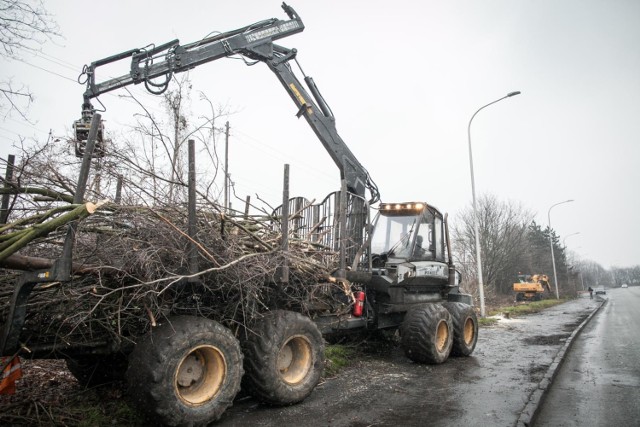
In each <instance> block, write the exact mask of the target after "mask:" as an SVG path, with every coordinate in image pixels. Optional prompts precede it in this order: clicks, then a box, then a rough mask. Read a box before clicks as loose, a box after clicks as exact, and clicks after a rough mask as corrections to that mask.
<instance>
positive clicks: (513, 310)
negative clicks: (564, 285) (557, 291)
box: [488, 299, 569, 317]
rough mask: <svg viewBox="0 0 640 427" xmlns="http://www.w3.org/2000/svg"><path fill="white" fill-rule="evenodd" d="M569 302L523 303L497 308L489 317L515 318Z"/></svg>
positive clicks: (546, 300)
mask: <svg viewBox="0 0 640 427" xmlns="http://www.w3.org/2000/svg"><path fill="white" fill-rule="evenodd" d="M567 301H569V300H568V299H559V300H557V299H544V300H542V301H532V302H528V303H523V304H517V305H511V306H505V307H500V308H496V309H493V310H490V311H489V313H488V315H489V316H497V315H500V314H502V315H504V316H513V317H517V316H523V315H525V314H533V313H538V312H540V311H542V310H544V309H546V308H549V307H553V306H556V305H560V304H564V303H565V302H567Z"/></svg>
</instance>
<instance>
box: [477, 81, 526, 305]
mask: <svg viewBox="0 0 640 427" xmlns="http://www.w3.org/2000/svg"><path fill="white" fill-rule="evenodd" d="M515 95H520V91H515V92H509V93H508V94H506V95H505V96H503V97H502V98H500V99H496V100H495V101H493V102H490V103H488V104H487V105H483V106H482V107H480V108H478V110H477V111H476V112H475V113H473V116H471V119H470V120H469V126H468V127H467V135H468V137H469V169H470V171H471V195H472V197H473V229H474V233H475V235H476V261H477V263H478V292H479V293H480V317H484V316H485V311H484V284H483V283H482V260H481V259H480V232H479V230H478V229H479V228H480V227H479V224H478V209H477V205H476V183H475V180H474V177H473V152H472V151H471V122H472V121H473V118H474V117H475V116H476V114H478V113H479V112H480V110H482V109H484V108H486V107H488V106H489V105H492V104H495V103H496V102H499V101H502V100H503V99H505V98H510V97H512V96H515Z"/></svg>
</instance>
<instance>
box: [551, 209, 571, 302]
mask: <svg viewBox="0 0 640 427" xmlns="http://www.w3.org/2000/svg"><path fill="white" fill-rule="evenodd" d="M569 202H573V199H569V200H565V201H564V202H559V203H556V204H555V205H551V207H550V208H549V211H548V212H547V220H548V221H549V246H550V247H551V263H552V264H553V280H554V282H555V285H556V299H560V293H559V292H558V275H557V273H556V257H555V255H553V240H552V239H551V209H553V207H554V206H558V205H561V204H563V203H569Z"/></svg>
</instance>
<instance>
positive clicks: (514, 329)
mask: <svg viewBox="0 0 640 427" xmlns="http://www.w3.org/2000/svg"><path fill="white" fill-rule="evenodd" d="M599 304H600V302H599V301H597V300H589V299H577V300H573V301H570V302H568V303H565V304H562V305H559V306H556V307H552V308H550V309H547V310H545V311H544V312H542V313H537V314H534V315H529V316H525V317H522V318H517V319H502V320H500V321H499V322H498V324H497V325H495V326H492V327H483V328H481V329H480V332H479V339H478V345H477V347H476V350H475V352H474V353H473V354H472V356H471V357H466V358H450V359H449V360H448V361H447V362H446V363H444V364H442V365H436V366H432V365H420V364H416V363H413V362H411V361H410V360H409V359H407V358H405V357H404V355H403V353H402V351H401V350H400V349H399V348H393V349H391V350H390V351H386V352H382V353H381V354H371V355H368V356H366V357H364V358H360V359H359V360H357V361H356V362H355V363H354V365H353V366H351V367H349V368H348V369H345V370H343V371H342V372H341V373H340V374H339V375H338V377H336V378H332V379H328V380H326V381H325V382H324V383H322V384H320V385H319V386H318V387H317V388H316V390H315V391H314V392H313V393H312V394H311V396H309V397H308V398H307V399H306V400H305V401H304V402H302V403H300V404H297V405H294V406H289V407H270V406H266V405H261V404H259V403H258V402H256V401H255V400H253V399H252V398H248V397H247V398H242V399H238V400H236V402H235V403H234V406H233V407H232V408H230V409H229V410H227V412H226V413H225V414H224V415H223V417H222V418H221V420H220V421H219V422H218V423H216V425H217V426H246V425H252V426H280V427H282V426H349V427H360V426H362V427H364V426H396V425H404V426H424V425H430V426H458V425H473V426H478V425H486V426H514V425H515V424H516V423H517V422H518V419H519V417H520V415H521V412H522V410H523V408H524V407H525V406H526V405H527V403H528V402H529V400H530V399H531V396H532V394H533V392H534V391H535V390H537V389H538V388H539V383H540V381H541V380H543V378H544V376H545V374H546V372H547V370H548V368H549V366H550V365H551V364H552V362H553V360H554V357H555V356H556V354H557V353H558V351H559V349H560V348H561V347H562V346H563V344H564V342H565V341H566V339H567V338H568V337H569V336H570V334H571V333H572V332H573V330H574V329H575V328H576V327H577V326H578V325H579V324H580V323H581V322H582V321H583V320H584V319H585V318H587V316H588V315H589V314H591V313H592V312H593V311H594V310H595V309H596V308H597V307H598V306H599Z"/></svg>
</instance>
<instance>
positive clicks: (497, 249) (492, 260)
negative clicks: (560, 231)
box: [452, 195, 534, 293]
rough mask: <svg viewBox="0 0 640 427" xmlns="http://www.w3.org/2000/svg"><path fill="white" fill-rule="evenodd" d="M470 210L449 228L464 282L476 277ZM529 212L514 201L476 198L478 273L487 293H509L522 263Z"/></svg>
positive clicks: (484, 196) (524, 256) (529, 219)
mask: <svg viewBox="0 0 640 427" xmlns="http://www.w3.org/2000/svg"><path fill="white" fill-rule="evenodd" d="M473 215H474V213H473V208H472V207H468V208H467V209H465V210H464V211H462V212H461V213H460V214H459V215H458V217H457V218H456V221H455V225H454V226H453V227H452V240H453V245H454V253H455V254H456V258H457V261H458V265H460V266H461V269H462V273H463V275H464V277H465V278H466V279H467V281H470V282H473V281H474V278H475V277H476V276H477V269H476V265H477V263H476V251H475V233H474V221H473V219H474V216H473ZM533 216H534V215H533V213H532V212H530V211H528V210H527V209H525V208H524V207H523V206H522V205H521V204H520V203H517V202H511V201H509V202H501V201H499V200H498V199H497V198H496V197H495V196H493V195H483V196H481V197H480V198H479V199H478V219H479V230H480V247H481V256H482V273H483V278H484V282H485V284H486V286H487V288H488V290H489V291H490V292H491V291H493V292H498V293H509V292H510V291H511V285H512V283H513V281H514V277H515V275H516V274H517V272H518V271H519V269H521V268H522V265H523V263H524V262H525V260H526V254H527V246H528V232H527V231H528V226H529V224H530V223H531V221H532V219H533Z"/></svg>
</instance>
